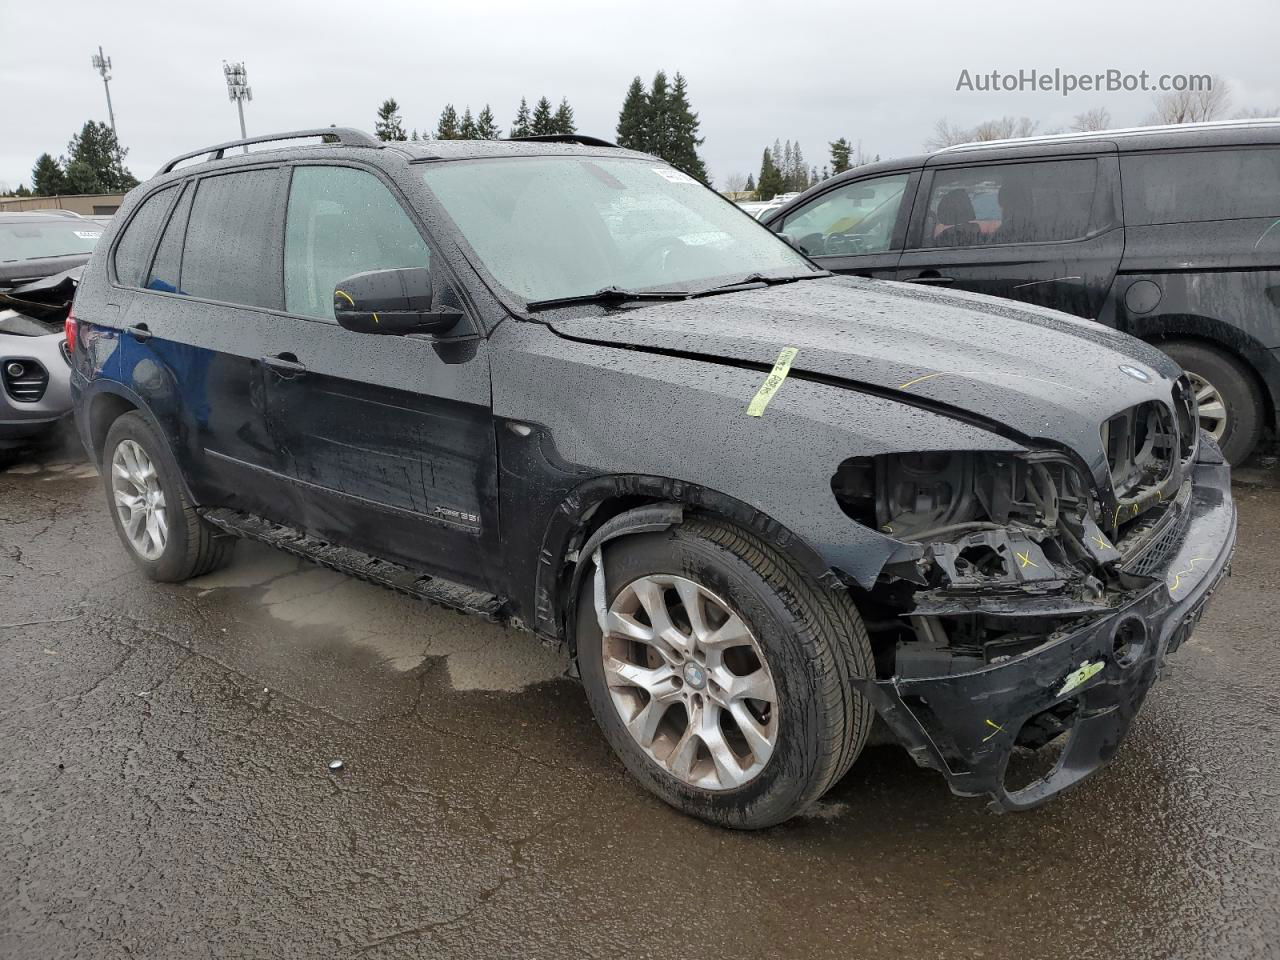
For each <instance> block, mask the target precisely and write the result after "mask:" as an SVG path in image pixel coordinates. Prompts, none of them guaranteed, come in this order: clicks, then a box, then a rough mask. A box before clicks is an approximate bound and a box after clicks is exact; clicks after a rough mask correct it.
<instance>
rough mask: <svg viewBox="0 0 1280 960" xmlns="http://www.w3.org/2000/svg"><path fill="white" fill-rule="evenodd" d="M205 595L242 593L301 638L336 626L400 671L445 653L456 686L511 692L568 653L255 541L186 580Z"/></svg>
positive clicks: (555, 670)
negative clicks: (230, 558) (228, 560)
mask: <svg viewBox="0 0 1280 960" xmlns="http://www.w3.org/2000/svg"><path fill="white" fill-rule="evenodd" d="M186 586H187V587H189V588H192V589H195V590H197V591H199V596H202V597H205V596H209V595H211V594H214V593H216V592H219V591H224V590H235V591H244V592H245V594H246V597H245V599H246V600H247V601H248V602H249V603H252V604H255V605H257V606H259V607H260V608H261V609H263V610H264V611H265V612H266V613H268V614H269V615H270V616H271V617H272V618H273V619H275V620H278V621H280V622H282V623H286V624H288V625H290V626H291V627H294V628H296V629H297V630H298V631H299V632H300V634H301V635H302V636H303V637H305V636H306V633H307V631H308V630H309V629H311V628H323V630H322V631H320V632H322V633H323V634H324V636H325V638H326V641H327V640H328V638H329V637H331V635H332V632H333V631H334V630H335V629H336V630H337V631H340V632H341V635H342V637H343V638H344V639H345V640H346V641H347V642H349V643H352V644H354V645H356V646H359V647H362V648H364V649H366V650H368V651H370V652H372V653H373V654H374V655H375V656H377V657H378V659H379V661H380V662H381V663H383V664H384V665H385V666H387V667H389V668H390V669H393V670H396V671H400V672H406V671H410V670H414V669H416V668H417V667H419V666H421V665H422V663H423V662H424V661H425V660H426V659H427V658H428V657H444V658H445V666H446V668H447V670H448V676H449V683H450V685H451V686H452V687H453V688H454V689H455V690H463V691H468V690H492V691H507V692H517V691H519V690H523V689H524V688H525V687H528V686H530V685H531V684H535V683H540V682H542V681H545V680H553V679H555V678H556V677H559V676H561V675H563V673H564V671H565V667H566V666H567V659H566V658H565V657H564V655H563V654H560V653H558V652H556V651H553V650H550V649H548V648H547V647H545V646H543V645H542V644H541V643H539V642H538V641H537V640H536V639H534V638H533V637H532V636H531V635H529V634H526V633H523V632H520V631H516V630H510V629H507V628H505V627H500V626H498V625H496V624H492V623H487V622H485V621H483V620H480V619H478V618H476V617H470V616H466V615H463V614H458V613H454V612H453V611H450V610H444V609H441V608H440V607H434V606H431V605H430V604H427V603H424V602H422V601H419V600H414V599H412V598H410V597H405V596H401V595H400V594H397V593H394V592H393V591H391V590H387V589H385V588H383V587H379V586H375V585H373V584H369V583H364V582H363V581H360V580H355V579H353V578H351V577H348V576H345V575H344V574H340V573H335V572H334V571H332V570H326V569H324V568H323V567H317V566H315V565H313V564H311V563H308V562H306V561H303V560H300V559H298V558H297V557H293V556H291V555H289V554H287V553H284V552H282V551H279V550H275V549H272V548H271V547H268V546H265V545H263V544H259V543H252V542H247V541H245V542H241V543H239V544H237V546H236V554H235V559H234V560H233V561H232V563H231V565H230V566H228V567H227V568H225V569H223V570H219V571H217V572H216V573H212V574H210V575H208V576H205V577H199V578H197V579H195V580H190V581H188V582H187V584H186Z"/></svg>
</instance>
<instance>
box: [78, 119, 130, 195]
mask: <svg viewBox="0 0 1280 960" xmlns="http://www.w3.org/2000/svg"><path fill="white" fill-rule="evenodd" d="M128 152H129V151H128V150H126V149H124V148H123V147H121V146H120V144H119V143H118V142H117V141H116V135H115V132H114V131H113V130H112V129H111V128H110V127H109V126H107V125H106V124H105V123H99V122H97V121H94V120H90V121H88V122H87V123H86V124H85V125H84V126H83V127H81V128H80V132H79V133H78V134H76V135H75V136H74V137H72V138H71V142H70V143H68V144H67V153H68V156H66V157H63V158H62V161H61V163H62V169H63V171H64V172H65V177H66V189H67V192H69V193H123V192H125V191H126V190H132V189H133V188H134V187H136V186H137V185H138V179H137V178H136V177H135V176H134V175H133V174H132V173H130V172H129V170H128V168H126V167H125V165H124V158H125V154H127V153H128Z"/></svg>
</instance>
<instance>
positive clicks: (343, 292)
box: [333, 290, 356, 307]
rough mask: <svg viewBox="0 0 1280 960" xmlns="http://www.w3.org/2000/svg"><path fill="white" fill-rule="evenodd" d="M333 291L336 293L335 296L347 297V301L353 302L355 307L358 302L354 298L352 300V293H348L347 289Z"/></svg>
mask: <svg viewBox="0 0 1280 960" xmlns="http://www.w3.org/2000/svg"><path fill="white" fill-rule="evenodd" d="M333 293H334V296H338V297H346V299H347V303H349V304H351V305H352V306H353V307H354V306H355V305H356V302H355V301H354V300H352V299H351V294H349V293H347V291H345V290H335V291H333Z"/></svg>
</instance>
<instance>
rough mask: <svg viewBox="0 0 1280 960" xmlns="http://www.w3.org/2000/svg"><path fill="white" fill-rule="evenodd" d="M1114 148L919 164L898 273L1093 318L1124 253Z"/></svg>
mask: <svg viewBox="0 0 1280 960" xmlns="http://www.w3.org/2000/svg"><path fill="white" fill-rule="evenodd" d="M1116 183H1117V176H1116V160H1115V158H1114V156H1106V157H1080V158H1074V157H1073V158H1071V159H1059V160H1042V161H1036V162H1017V163H1010V162H999V163H986V164H972V165H966V166H945V167H937V168H933V169H930V170H927V171H926V173H925V182H924V185H923V189H922V190H921V195H922V199H921V201H920V202H919V203H918V204H917V205H916V210H915V213H914V214H913V215H912V218H911V219H912V223H911V228H910V230H909V231H908V236H907V249H906V250H905V251H904V252H903V254H902V257H901V259H900V260H899V263H898V279H900V280H905V281H907V282H909V283H919V284H924V285H928V286H940V287H947V288H954V289H957V290H971V291H973V292H975V293H986V294H991V295H993V296H997V297H1007V298H1009V299H1011V300H1022V301H1024V302H1026V303H1034V304H1037V305H1039V306H1045V307H1051V308H1053V309H1055V310H1065V311H1066V312H1068V313H1074V314H1076V315H1077V316H1080V317H1087V318H1090V319H1095V318H1097V316H1098V314H1099V312H1100V310H1101V309H1102V305H1103V303H1104V302H1105V300H1106V295H1107V291H1108V290H1109V289H1110V287H1111V282H1112V280H1113V279H1114V278H1115V274H1116V269H1117V268H1118V267H1119V265H1120V257H1121V255H1122V254H1123V252H1124V230H1123V229H1122V227H1121V225H1120V210H1119V204H1118V199H1117V198H1118V192H1117V190H1116Z"/></svg>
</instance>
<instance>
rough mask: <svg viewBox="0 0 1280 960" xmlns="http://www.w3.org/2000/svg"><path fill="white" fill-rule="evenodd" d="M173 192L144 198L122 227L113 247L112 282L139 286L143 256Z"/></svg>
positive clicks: (144, 264) (147, 253)
mask: <svg viewBox="0 0 1280 960" xmlns="http://www.w3.org/2000/svg"><path fill="white" fill-rule="evenodd" d="M176 193H177V188H176V187H166V188H165V189H163V190H160V191H159V192H157V193H153V194H152V195H151V196H149V197H147V199H145V200H143V201H142V206H140V207H139V208H138V212H137V213H136V214H134V215H133V218H132V219H131V220H130V221H129V225H128V226H127V227H125V228H124V236H122V237H121V238H120V242H119V243H118V244H116V256H115V265H116V279H117V280H119V281H120V282H121V283H123V284H124V285H125V286H129V287H140V286H142V278H143V277H144V276H145V275H146V272H147V262H146V261H147V257H148V256H150V254H151V249H152V245H153V244H154V243H155V242H156V234H157V233H159V232H160V224H161V223H163V222H164V215H165V214H166V213H168V212H169V204H170V203H171V202H172V201H173V198H174V196H175V195H176Z"/></svg>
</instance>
